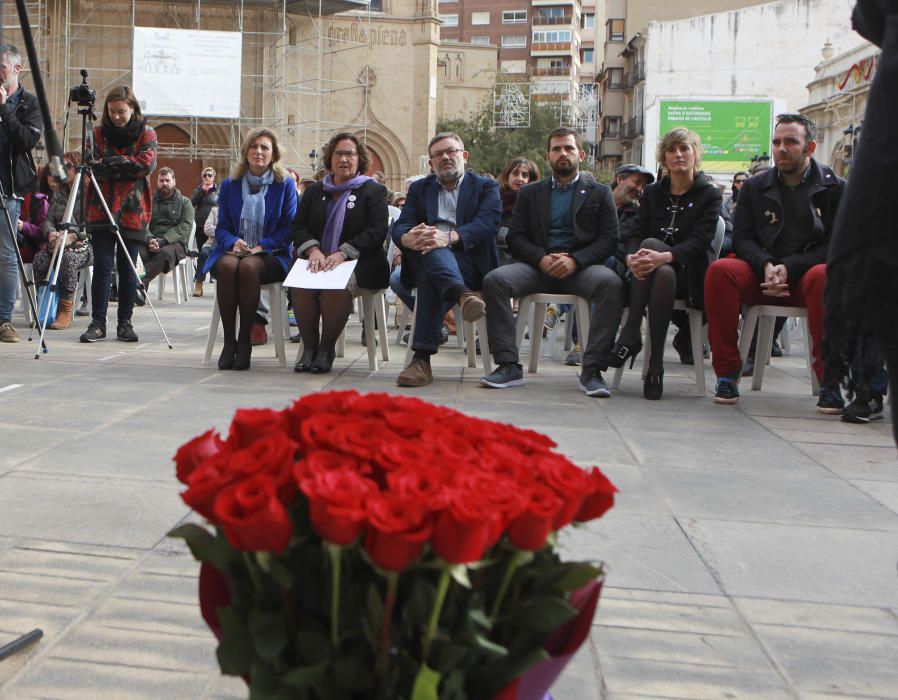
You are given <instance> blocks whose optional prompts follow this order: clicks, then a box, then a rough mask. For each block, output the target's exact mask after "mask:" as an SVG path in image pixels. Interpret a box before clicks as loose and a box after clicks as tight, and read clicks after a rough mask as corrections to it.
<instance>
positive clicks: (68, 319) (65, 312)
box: [50, 299, 75, 331]
mask: <svg viewBox="0 0 898 700" xmlns="http://www.w3.org/2000/svg"><path fill="white" fill-rule="evenodd" d="M74 312H75V300H74V299H60V300H59V306H58V307H57V309H56V319H55V320H54V321H53V323H51V324H50V330H54V331H61V330H65V329H66V328H69V327H70V326H71V325H72V314H73V313H74Z"/></svg>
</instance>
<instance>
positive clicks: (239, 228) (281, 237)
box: [203, 127, 296, 370]
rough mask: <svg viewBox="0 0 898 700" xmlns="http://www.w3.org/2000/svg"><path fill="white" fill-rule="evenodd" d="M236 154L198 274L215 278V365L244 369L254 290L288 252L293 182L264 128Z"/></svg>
mask: <svg viewBox="0 0 898 700" xmlns="http://www.w3.org/2000/svg"><path fill="white" fill-rule="evenodd" d="M240 154H241V159H240V162H239V163H238V164H237V167H236V168H234V171H233V173H232V174H231V177H230V178H228V179H226V180H225V181H224V182H223V183H222V184H221V191H220V192H219V195H218V225H217V226H216V227H215V249H214V250H213V251H212V254H211V255H210V256H209V259H208V260H207V261H206V265H205V267H204V269H203V272H204V273H205V272H208V271H210V270H213V269H214V271H215V277H216V279H217V285H216V286H217V288H216V294H217V296H218V309H219V311H220V312H221V327H222V330H223V331H224V349H223V350H222V351H221V356H220V357H219V358H218V369H238V370H242V369H249V365H250V357H251V355H252V345H251V343H250V331H251V330H252V327H253V319H254V318H255V315H256V308H257V307H258V306H259V294H260V292H261V288H262V285H263V284H270V283H271V282H280V281H283V279H284V278H285V277H286V276H287V270H288V269H289V267H290V258H291V253H292V245H291V242H292V233H291V231H290V227H291V224H292V223H293V217H294V216H295V215H296V186H295V185H294V184H293V180H292V179H291V178H289V177H287V171H286V170H285V169H284V168H283V167H282V166H281V165H280V164H279V163H278V161H279V160H280V158H281V152H280V148H279V146H278V138H277V134H275V133H274V132H273V131H272V130H271V129H267V128H265V127H259V128H257V129H253V130H252V131H250V132H249V134H247V136H246V138H245V139H244V141H243V145H242V146H241V149H240ZM273 302H274V303H279V301H276V300H273ZM238 309H239V310H240V332H239V334H238V333H237V330H236V329H237V310H238Z"/></svg>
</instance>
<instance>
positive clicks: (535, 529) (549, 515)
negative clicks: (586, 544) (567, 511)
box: [508, 484, 564, 552]
mask: <svg viewBox="0 0 898 700" xmlns="http://www.w3.org/2000/svg"><path fill="white" fill-rule="evenodd" d="M528 495H529V499H528V502H527V506H526V508H525V510H524V512H523V513H521V514H520V515H519V516H518V517H517V518H515V519H514V520H513V521H512V523H511V525H509V526H508V539H509V540H511V543H512V544H513V545H514V546H515V547H517V548H518V549H526V550H529V551H532V552H535V551H537V550H539V549H542V548H543V547H544V546H545V544H546V538H547V537H548V536H549V534H550V533H551V532H552V530H553V523H554V522H555V517H556V515H558V511H560V510H561V507H562V506H563V505H564V502H563V501H562V500H561V499H560V498H559V497H558V496H556V495H555V492H554V491H553V490H552V489H550V488H549V487H548V486H543V485H542V484H534V485H533V486H531V487H530V493H529V494H528Z"/></svg>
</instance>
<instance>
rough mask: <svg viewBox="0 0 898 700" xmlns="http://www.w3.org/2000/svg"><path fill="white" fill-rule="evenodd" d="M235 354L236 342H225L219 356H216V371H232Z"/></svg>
mask: <svg viewBox="0 0 898 700" xmlns="http://www.w3.org/2000/svg"><path fill="white" fill-rule="evenodd" d="M236 352H237V341H236V340H232V341H231V342H228V341H225V344H224V347H223V348H222V349H221V355H219V356H218V369H234V355H235V354H236Z"/></svg>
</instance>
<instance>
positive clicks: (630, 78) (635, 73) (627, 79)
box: [623, 63, 645, 89]
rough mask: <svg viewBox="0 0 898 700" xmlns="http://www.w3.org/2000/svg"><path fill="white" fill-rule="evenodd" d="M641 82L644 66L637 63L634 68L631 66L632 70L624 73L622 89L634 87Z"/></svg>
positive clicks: (643, 78) (643, 77) (643, 75)
mask: <svg viewBox="0 0 898 700" xmlns="http://www.w3.org/2000/svg"><path fill="white" fill-rule="evenodd" d="M643 80H645V64H643V63H637V64H636V65H635V66H633V70H631V71H629V72H627V73H624V84H623V87H624V88H625V89H629V88H632V87H635V86H636V85H638V84H639V83H641V82H642V81H643Z"/></svg>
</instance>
